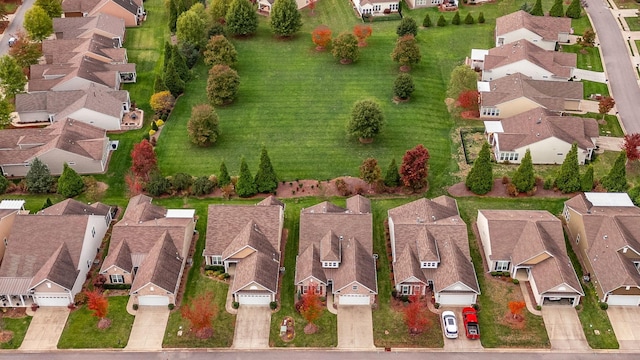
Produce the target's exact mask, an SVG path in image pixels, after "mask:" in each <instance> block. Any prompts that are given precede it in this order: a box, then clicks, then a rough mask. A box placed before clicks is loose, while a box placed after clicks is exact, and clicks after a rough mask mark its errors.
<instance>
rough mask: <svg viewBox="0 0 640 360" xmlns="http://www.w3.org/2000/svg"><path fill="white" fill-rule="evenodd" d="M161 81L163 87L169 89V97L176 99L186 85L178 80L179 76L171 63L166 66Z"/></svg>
mask: <svg viewBox="0 0 640 360" xmlns="http://www.w3.org/2000/svg"><path fill="white" fill-rule="evenodd" d="M163 81H164V86H166V88H167V89H169V91H170V92H171V95H173V96H174V97H178V96H179V95H180V94H182V93H183V92H184V89H185V86H186V85H185V83H184V80H182V79H181V78H180V74H178V72H177V71H176V68H175V66H174V65H173V61H171V62H169V65H167V71H166V72H165V73H164V79H163Z"/></svg>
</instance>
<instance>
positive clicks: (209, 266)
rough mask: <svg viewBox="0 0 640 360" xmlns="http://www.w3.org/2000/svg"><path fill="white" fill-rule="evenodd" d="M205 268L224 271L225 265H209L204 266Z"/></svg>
mask: <svg viewBox="0 0 640 360" xmlns="http://www.w3.org/2000/svg"><path fill="white" fill-rule="evenodd" d="M204 269H205V270H211V271H224V266H222V265H207V266H205V267H204Z"/></svg>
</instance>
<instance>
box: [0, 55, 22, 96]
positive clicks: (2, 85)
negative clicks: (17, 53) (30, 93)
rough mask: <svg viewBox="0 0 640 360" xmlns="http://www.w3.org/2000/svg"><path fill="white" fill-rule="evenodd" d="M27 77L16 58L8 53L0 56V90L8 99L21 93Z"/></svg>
mask: <svg viewBox="0 0 640 360" xmlns="http://www.w3.org/2000/svg"><path fill="white" fill-rule="evenodd" d="M25 85H27V78H26V77H25V76H24V73H23V72H22V68H21V67H20V65H18V62H17V61H16V59H14V58H13V57H11V56H9V55H5V56H3V57H0V90H1V91H2V93H4V96H5V97H6V98H8V99H13V98H14V97H15V96H16V94H19V93H23V92H24V87H25Z"/></svg>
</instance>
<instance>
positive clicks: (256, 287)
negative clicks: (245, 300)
mask: <svg viewBox="0 0 640 360" xmlns="http://www.w3.org/2000/svg"><path fill="white" fill-rule="evenodd" d="M252 288H254V289H252ZM240 291H249V292H251V291H259V292H264V291H269V289H267V288H266V287H264V286H262V285H260V284H258V283H256V282H252V283H250V284H248V285H247V286H245V287H243V288H241V289H239V290H238V291H236V292H240ZM269 292H271V291H269Z"/></svg>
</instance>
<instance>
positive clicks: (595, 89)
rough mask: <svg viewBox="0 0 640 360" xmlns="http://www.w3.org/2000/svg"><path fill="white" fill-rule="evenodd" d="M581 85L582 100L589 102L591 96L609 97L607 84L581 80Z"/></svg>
mask: <svg viewBox="0 0 640 360" xmlns="http://www.w3.org/2000/svg"><path fill="white" fill-rule="evenodd" d="M582 84H583V90H582V91H583V93H584V98H585V99H586V100H589V99H590V98H591V94H600V95H602V96H609V88H608V87H607V84H603V83H599V82H595V81H589V80H582Z"/></svg>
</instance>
